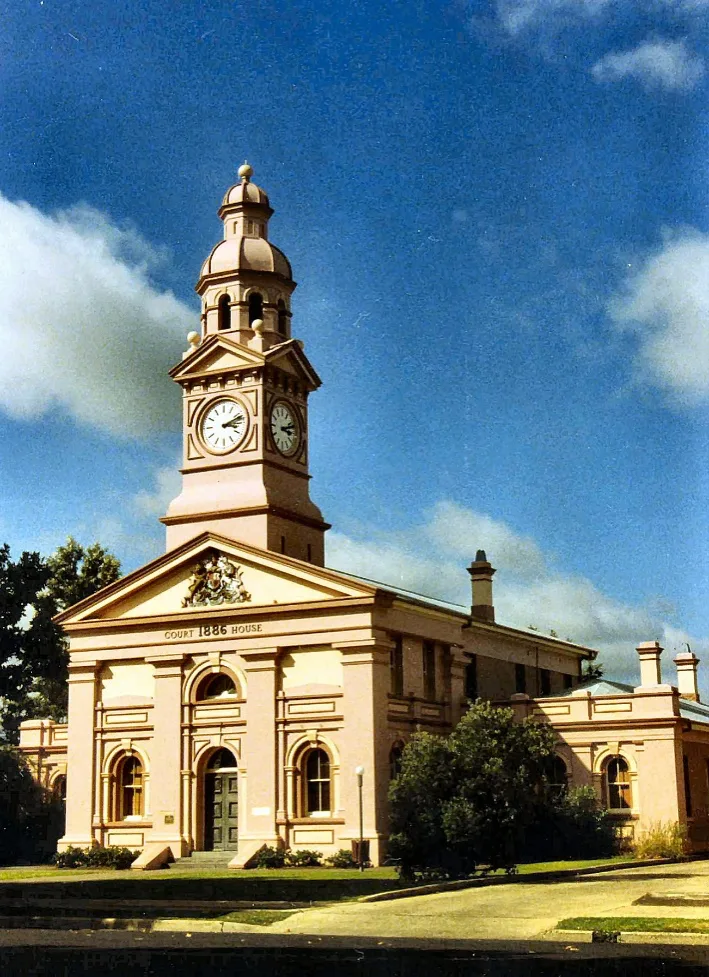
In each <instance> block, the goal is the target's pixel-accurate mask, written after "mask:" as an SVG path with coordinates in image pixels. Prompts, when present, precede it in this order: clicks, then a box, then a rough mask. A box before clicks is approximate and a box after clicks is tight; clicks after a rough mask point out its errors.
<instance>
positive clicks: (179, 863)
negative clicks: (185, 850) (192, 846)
mask: <svg viewBox="0 0 709 977" xmlns="http://www.w3.org/2000/svg"><path fill="white" fill-rule="evenodd" d="M234 855H236V852H234V851H193V852H192V854H191V855H185V856H183V857H182V858H176V859H175V861H174V863H173V864H174V867H175V868H181V869H184V868H194V869H198V868H199V869H203V868H226V867H227V865H228V864H229V862H230V861H231V860H232V858H233V857H234Z"/></svg>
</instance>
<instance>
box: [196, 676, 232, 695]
mask: <svg viewBox="0 0 709 977" xmlns="http://www.w3.org/2000/svg"><path fill="white" fill-rule="evenodd" d="M236 694H237V691H236V685H235V684H234V679H233V678H232V677H231V675H227V674H226V672H219V674H218V675H207V677H206V678H205V679H203V680H202V682H201V683H200V686H199V688H198V689H197V696H196V699H197V701H198V702H204V700H205V699H225V698H227V697H228V696H235V695H236Z"/></svg>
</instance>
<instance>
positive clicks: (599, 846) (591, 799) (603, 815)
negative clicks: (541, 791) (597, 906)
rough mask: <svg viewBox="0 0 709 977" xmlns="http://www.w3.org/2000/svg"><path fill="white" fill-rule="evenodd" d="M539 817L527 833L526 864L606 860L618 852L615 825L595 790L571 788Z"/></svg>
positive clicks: (554, 797)
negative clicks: (559, 860)
mask: <svg viewBox="0 0 709 977" xmlns="http://www.w3.org/2000/svg"><path fill="white" fill-rule="evenodd" d="M540 815H541V816H540V817H539V818H538V820H537V822H536V823H535V824H533V825H531V826H530V828H529V830H528V832H527V837H526V842H525V846H524V856H525V859H526V860H527V861H533V862H541V861H553V860H557V859H566V858H606V857H607V856H609V855H613V854H615V852H616V851H617V849H618V840H617V839H616V837H615V835H614V833H613V822H612V821H611V819H610V816H609V815H608V812H607V811H606V810H605V809H604V808H602V807H601V805H600V804H599V802H598V798H597V796H596V792H595V791H594V789H593V787H571V788H569V790H568V791H565V792H564V793H563V794H556V795H552V796H551V797H550V798H549V805H548V807H546V808H543V809H541V810H540Z"/></svg>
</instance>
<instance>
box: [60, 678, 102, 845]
mask: <svg viewBox="0 0 709 977" xmlns="http://www.w3.org/2000/svg"><path fill="white" fill-rule="evenodd" d="M95 706H96V662H82V663H81V664H70V665H69V726H68V729H69V738H68V742H67V769H68V771H69V773H68V775H67V781H66V788H67V789H66V822H65V823H66V827H65V829H64V837H63V838H60V839H59V845H58V848H59V850H60V851H63V850H64V849H66V848H68V846H69V845H76V846H77V847H79V848H88V847H89V846H90V845H92V844H93V840H94V839H93V831H92V828H91V822H92V819H93V813H94V811H93V803H94V801H93V799H94V742H95V741H94V709H95Z"/></svg>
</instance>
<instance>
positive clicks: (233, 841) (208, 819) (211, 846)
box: [204, 747, 239, 851]
mask: <svg viewBox="0 0 709 977" xmlns="http://www.w3.org/2000/svg"><path fill="white" fill-rule="evenodd" d="M238 845H239V771H238V764H237V760H236V757H235V756H234V754H233V753H232V752H231V750H227V749H226V748H225V747H222V748H221V749H219V750H217V751H216V752H215V753H213V754H212V756H211V757H210V758H209V760H208V762H207V766H206V769H205V772H204V848H205V851H236V850H237V848H238Z"/></svg>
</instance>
